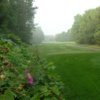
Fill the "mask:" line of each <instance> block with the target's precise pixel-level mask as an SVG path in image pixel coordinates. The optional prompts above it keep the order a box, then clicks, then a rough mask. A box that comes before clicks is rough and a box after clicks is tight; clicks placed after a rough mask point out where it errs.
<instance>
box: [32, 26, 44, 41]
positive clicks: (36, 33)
mask: <svg viewBox="0 0 100 100" xmlns="http://www.w3.org/2000/svg"><path fill="white" fill-rule="evenodd" d="M43 40H44V32H43V30H42V29H41V27H36V28H35V29H34V30H33V43H41V42H42V41H43Z"/></svg>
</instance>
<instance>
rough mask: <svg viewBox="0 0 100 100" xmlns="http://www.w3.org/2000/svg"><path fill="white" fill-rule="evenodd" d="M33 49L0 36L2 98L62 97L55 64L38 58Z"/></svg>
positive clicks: (60, 99) (44, 99)
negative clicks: (0, 38) (1, 38)
mask: <svg viewBox="0 0 100 100" xmlns="http://www.w3.org/2000/svg"><path fill="white" fill-rule="evenodd" d="M33 49H34V48H32V47H30V46H28V45H26V44H24V45H23V44H22V45H18V44H16V43H14V42H13V41H10V40H8V41H5V40H4V39H3V40H0V99H1V100H64V97H63V95H62V89H63V84H62V82H61V81H60V79H59V77H58V76H57V75H56V73H54V69H55V67H54V65H53V64H52V63H50V64H48V63H47V62H46V61H45V60H44V59H41V58H39V57H38V58H37V56H35V53H34V52H33Z"/></svg>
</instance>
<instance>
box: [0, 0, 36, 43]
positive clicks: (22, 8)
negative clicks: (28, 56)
mask: <svg viewBox="0 0 100 100" xmlns="http://www.w3.org/2000/svg"><path fill="white" fill-rule="evenodd" d="M33 4H34V2H33V0H1V1H0V34H9V33H13V34H15V35H17V36H18V37H20V38H21V40H22V41H24V42H26V43H30V42H31V39H32V38H31V37H32V29H33V28H34V21H33V19H34V14H35V9H36V7H33Z"/></svg>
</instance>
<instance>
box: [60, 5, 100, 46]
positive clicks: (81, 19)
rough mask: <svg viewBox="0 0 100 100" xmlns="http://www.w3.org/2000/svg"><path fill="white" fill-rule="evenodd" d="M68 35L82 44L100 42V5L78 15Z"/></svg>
mask: <svg viewBox="0 0 100 100" xmlns="http://www.w3.org/2000/svg"><path fill="white" fill-rule="evenodd" d="M60 35H62V36H63V33H62V34H60ZM67 35H68V36H67ZM66 36H67V38H69V39H70V40H74V41H76V42H78V43H81V44H100V7H97V8H95V9H90V10H87V11H86V12H85V13H84V14H83V15H80V14H78V15H76V16H75V17H74V23H73V25H72V27H71V28H70V29H69V30H68V32H66ZM63 39H64V38H63ZM65 41H66V40H65Z"/></svg>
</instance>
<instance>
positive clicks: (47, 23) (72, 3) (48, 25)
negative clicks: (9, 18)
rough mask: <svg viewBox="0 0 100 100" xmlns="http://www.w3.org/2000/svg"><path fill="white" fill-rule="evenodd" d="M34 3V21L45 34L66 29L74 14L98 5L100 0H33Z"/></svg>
mask: <svg viewBox="0 0 100 100" xmlns="http://www.w3.org/2000/svg"><path fill="white" fill-rule="evenodd" d="M35 5H36V6H37V7H38V9H37V11H36V15H35V23H38V25H39V26H41V28H42V30H43V31H44V34H45V35H55V34H57V33H60V32H63V31H67V30H68V29H69V28H70V27H71V26H72V24H73V22H74V16H75V15H76V14H83V13H84V11H86V10H88V9H90V8H96V7H98V6H100V0H35Z"/></svg>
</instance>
